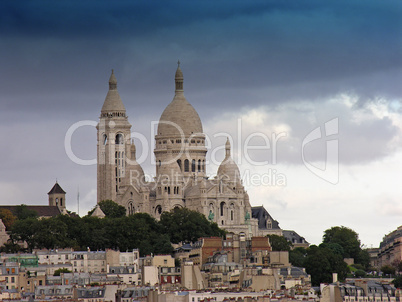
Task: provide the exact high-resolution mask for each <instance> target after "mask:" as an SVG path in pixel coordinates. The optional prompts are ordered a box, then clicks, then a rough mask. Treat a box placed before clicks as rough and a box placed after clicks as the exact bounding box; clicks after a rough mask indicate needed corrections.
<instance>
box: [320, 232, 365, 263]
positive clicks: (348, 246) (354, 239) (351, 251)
mask: <svg viewBox="0 0 402 302" xmlns="http://www.w3.org/2000/svg"><path fill="white" fill-rule="evenodd" d="M322 242H323V243H336V244H339V245H340V246H341V247H342V249H343V254H342V257H343V258H353V259H355V261H357V260H358V259H359V254H360V251H361V248H360V240H359V235H358V234H357V233H356V232H355V231H353V230H352V229H350V228H347V227H344V226H341V227H339V226H337V227H332V228H330V229H328V230H326V231H325V232H324V236H323V241H322Z"/></svg>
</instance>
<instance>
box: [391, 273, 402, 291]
mask: <svg viewBox="0 0 402 302" xmlns="http://www.w3.org/2000/svg"><path fill="white" fill-rule="evenodd" d="M392 283H393V284H394V286H395V287H396V288H402V276H401V275H399V276H398V277H396V278H395V279H394V280H392Z"/></svg>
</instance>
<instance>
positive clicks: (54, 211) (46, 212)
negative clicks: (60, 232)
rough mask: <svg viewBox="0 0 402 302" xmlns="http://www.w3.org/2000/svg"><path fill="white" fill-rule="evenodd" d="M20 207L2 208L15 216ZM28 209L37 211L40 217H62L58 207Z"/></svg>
mask: <svg viewBox="0 0 402 302" xmlns="http://www.w3.org/2000/svg"><path fill="white" fill-rule="evenodd" d="M18 207H19V205H15V206H0V210H1V209H5V210H9V211H11V213H13V214H14V215H15V213H16V210H17V208H18ZM26 207H27V209H29V210H33V211H35V212H36V213H37V214H38V216H39V217H54V216H57V215H60V214H61V212H60V210H59V208H58V207H57V206H29V205H27V206H26Z"/></svg>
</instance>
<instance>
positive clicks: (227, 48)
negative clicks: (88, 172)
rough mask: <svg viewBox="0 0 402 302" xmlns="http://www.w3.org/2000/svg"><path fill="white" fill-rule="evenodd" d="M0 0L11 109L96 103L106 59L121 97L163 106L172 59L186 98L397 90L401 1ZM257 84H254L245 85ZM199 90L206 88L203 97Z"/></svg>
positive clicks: (314, 96)
mask: <svg viewBox="0 0 402 302" xmlns="http://www.w3.org/2000/svg"><path fill="white" fill-rule="evenodd" d="M0 6H1V7H0V34H1V35H2V40H1V41H0V46H1V48H2V51H1V53H2V56H3V58H7V60H3V61H0V68H1V70H2V71H3V72H4V73H3V75H4V76H3V80H2V82H1V83H0V88H1V90H2V91H3V96H4V100H2V102H3V103H5V104H7V107H8V108H11V109H12V108H14V109H15V110H24V109H26V110H31V109H32V108H36V109H38V110H46V111H52V110H55V109H56V108H58V109H60V108H63V109H64V110H72V109H73V108H77V107H79V108H80V111H81V112H84V111H87V110H90V109H91V108H94V107H95V106H97V108H98V107H100V106H101V104H100V103H101V102H102V101H103V98H104V95H105V93H106V89H107V79H108V76H109V73H110V69H111V68H115V69H116V74H117V76H118V81H119V90H120V93H121V94H122V97H124V98H123V100H124V102H125V103H126V106H127V108H128V109H130V102H131V100H132V99H134V100H135V99H137V100H145V101H147V103H149V104H154V105H155V107H160V106H162V107H164V106H165V105H166V103H167V102H169V98H170V97H171V95H168V96H167V92H168V93H171V92H172V76H173V74H174V69H175V66H174V65H175V61H176V60H177V58H180V59H181V60H182V62H183V65H182V66H183V67H182V69H183V71H184V74H185V85H186V86H185V87H186V91H187V96H188V97H189V100H190V101H191V102H193V103H194V104H195V105H196V106H197V104H205V105H212V104H214V105H215V106H218V107H221V108H226V107H227V106H228V105H230V106H237V107H239V106H242V105H244V103H245V102H247V103H249V104H254V105H258V104H264V103H280V102H285V101H289V100H294V99H311V100H319V99H320V98H323V97H326V96H328V95H333V94H337V93H339V92H345V91H352V92H354V93H356V94H358V95H359V96H360V97H361V100H362V102H366V101H367V100H370V99H372V98H374V97H375V96H377V95H381V96H384V95H389V96H390V97H395V96H398V95H399V96H400V95H401V94H402V91H401V88H400V86H401V85H397V83H398V82H400V81H398V79H400V78H401V77H402V71H401V66H402V56H401V55H400V53H402V46H401V44H402V42H401V37H402V21H401V18H400V15H401V14H402V10H401V7H402V4H401V3H400V2H397V1H387V2H385V3H384V2H381V3H379V2H376V1H365V2H364V3H363V2H361V1H325V2H323V1H318V0H317V1H303V2H300V1H286V2H284V1H257V2H256V1H253V2H251V1H219V2H217V1H199V2H197V1H191V2H190V1H169V2H166V1H137V2H132V1H118V2H110V1H97V2H93V1H80V2H70V1H57V2H55V1H18V2H16V1H14V2H11V1H9V2H2V3H1V4H0ZM6 74H7V76H5V75H6ZM156 83H157V84H156ZM155 86H157V89H155V88H156V87H155ZM234 88H236V89H234ZM187 89H188V90H187ZM259 89H264V91H261V93H258V91H257V92H256V91H254V90H259ZM207 90H208V91H209V92H210V93H211V95H210V96H209V97H208V98H206V99H205V96H206V93H208V92H207ZM132 106H133V107H135V106H137V103H136V102H135V101H133V103H132ZM197 107H198V106H197ZM207 108H209V106H205V108H204V109H203V108H199V110H200V111H201V114H203V113H205V114H210V113H211V112H210V111H208V109H207ZM155 109H156V108H152V109H149V108H143V110H145V111H146V110H150V111H155ZM203 110H204V112H203ZM159 113H160V112H158V114H159Z"/></svg>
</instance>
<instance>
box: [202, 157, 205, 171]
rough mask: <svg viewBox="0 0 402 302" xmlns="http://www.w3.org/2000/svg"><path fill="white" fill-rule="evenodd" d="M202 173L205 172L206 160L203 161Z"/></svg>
mask: <svg viewBox="0 0 402 302" xmlns="http://www.w3.org/2000/svg"><path fill="white" fill-rule="evenodd" d="M202 172H205V159H203V160H202Z"/></svg>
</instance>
